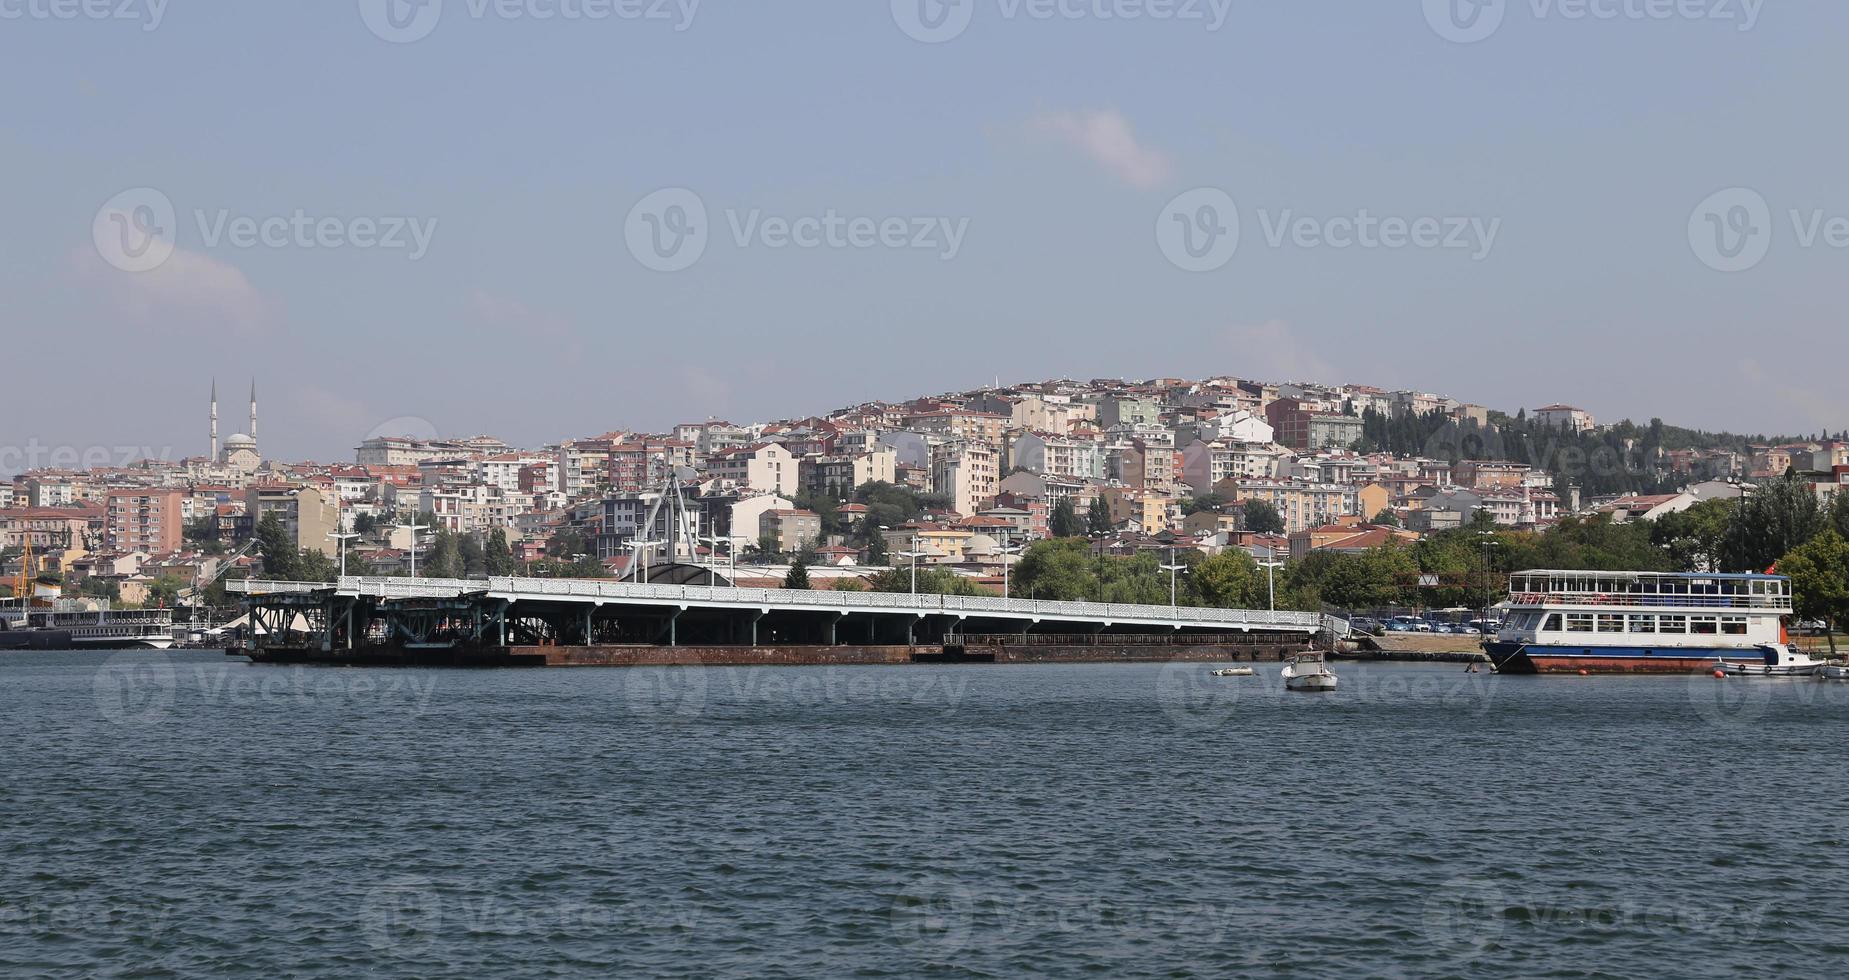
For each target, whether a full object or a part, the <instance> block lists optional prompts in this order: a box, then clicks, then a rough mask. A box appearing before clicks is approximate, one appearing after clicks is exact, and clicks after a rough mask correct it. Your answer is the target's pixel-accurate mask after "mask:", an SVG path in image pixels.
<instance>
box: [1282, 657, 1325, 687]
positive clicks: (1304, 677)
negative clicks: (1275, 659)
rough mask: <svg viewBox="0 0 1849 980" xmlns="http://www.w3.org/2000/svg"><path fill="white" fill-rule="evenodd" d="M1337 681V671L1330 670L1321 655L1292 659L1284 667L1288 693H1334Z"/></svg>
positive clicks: (1285, 684)
mask: <svg viewBox="0 0 1849 980" xmlns="http://www.w3.org/2000/svg"><path fill="white" fill-rule="evenodd" d="M1336 681H1337V679H1336V676H1335V671H1333V670H1330V669H1329V664H1328V663H1327V662H1325V661H1324V660H1323V657H1322V654H1319V653H1306V654H1301V655H1299V656H1295V657H1292V658H1291V659H1290V662H1289V663H1286V664H1285V665H1284V689H1285V690H1287V691H1333V690H1335V686H1336Z"/></svg>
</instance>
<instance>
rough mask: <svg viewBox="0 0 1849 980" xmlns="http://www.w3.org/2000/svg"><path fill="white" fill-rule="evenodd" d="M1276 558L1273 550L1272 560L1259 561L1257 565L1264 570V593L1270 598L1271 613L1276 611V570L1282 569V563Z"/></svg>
mask: <svg viewBox="0 0 1849 980" xmlns="http://www.w3.org/2000/svg"><path fill="white" fill-rule="evenodd" d="M1277 557H1278V554H1277V552H1276V551H1275V550H1274V551H1272V553H1271V559H1272V560H1271V561H1261V562H1259V563H1258V564H1259V565H1260V567H1262V568H1264V570H1265V592H1266V594H1267V595H1269V596H1270V597H1271V611H1272V612H1277V611H1278V578H1277V570H1278V569H1280V568H1282V567H1284V563H1283V562H1281V561H1278V560H1277Z"/></svg>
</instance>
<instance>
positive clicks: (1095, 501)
mask: <svg viewBox="0 0 1849 980" xmlns="http://www.w3.org/2000/svg"><path fill="white" fill-rule="evenodd" d="M1111 526H1112V525H1111V509H1110V508H1109V507H1107V506H1105V503H1104V498H1103V497H1093V498H1091V507H1089V508H1087V509H1086V511H1085V531H1086V533H1087V534H1091V535H1095V536H1097V537H1103V536H1104V535H1106V534H1109V533H1111Z"/></svg>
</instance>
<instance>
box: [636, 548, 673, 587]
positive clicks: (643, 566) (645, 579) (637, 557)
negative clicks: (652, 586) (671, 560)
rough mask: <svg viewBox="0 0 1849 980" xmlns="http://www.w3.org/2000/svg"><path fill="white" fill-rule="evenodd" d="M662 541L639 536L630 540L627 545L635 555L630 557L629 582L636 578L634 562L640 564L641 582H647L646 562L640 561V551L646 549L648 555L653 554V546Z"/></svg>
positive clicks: (644, 583)
mask: <svg viewBox="0 0 1849 980" xmlns="http://www.w3.org/2000/svg"><path fill="white" fill-rule="evenodd" d="M663 543H665V542H662V541H656V540H653V539H650V540H647V541H644V540H642V539H641V538H634V539H631V540H630V542H629V547H630V549H631V550H632V551H634V552H635V557H633V558H631V559H630V567H629V580H630V581H631V582H633V581H635V580H636V568H635V566H636V564H637V563H641V564H642V584H643V585H647V584H648V564H647V563H645V562H642V552H643V551H644V550H646V551H648V553H649V555H651V556H653V555H654V553H655V552H654V548H655V546H656V545H658V544H663Z"/></svg>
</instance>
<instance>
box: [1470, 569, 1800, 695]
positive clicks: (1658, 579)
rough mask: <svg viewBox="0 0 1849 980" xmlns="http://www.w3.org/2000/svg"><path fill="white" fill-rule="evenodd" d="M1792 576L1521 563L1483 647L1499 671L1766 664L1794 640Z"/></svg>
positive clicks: (1688, 669) (1687, 669)
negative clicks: (1788, 625) (1526, 566)
mask: <svg viewBox="0 0 1849 980" xmlns="http://www.w3.org/2000/svg"><path fill="white" fill-rule="evenodd" d="M1791 603H1792V597H1791V580H1790V579H1788V578H1785V577H1784V576H1779V575H1722V574H1712V573H1695V574H1667V573H1658V572H1582V571H1551V570H1540V571H1528V572H1517V573H1516V574H1515V575H1514V576H1513V577H1512V579H1511V584H1510V593H1509V606H1510V608H1509V613H1508V615H1507V616H1506V617H1505V618H1504V619H1503V623H1502V628H1501V630H1500V631H1499V632H1498V633H1497V635H1496V637H1495V638H1494V639H1492V640H1489V641H1487V642H1485V643H1484V645H1483V647H1484V650H1485V651H1486V652H1487V653H1488V654H1489V655H1490V659H1491V661H1492V662H1493V663H1494V664H1495V667H1496V669H1497V670H1498V671H1500V672H1502V673H1509V674H1552V673H1573V674H1578V673H1589V674H1590V673H1697V672H1706V671H1712V670H1714V669H1715V665H1716V664H1717V663H1723V664H1726V663H1731V664H1763V663H1764V662H1765V658H1766V653H1765V650H1766V648H1767V647H1770V646H1783V645H1785V644H1786V643H1787V637H1786V634H1785V628H1784V620H1785V618H1786V617H1789V616H1790V615H1791V614H1792V604H1791Z"/></svg>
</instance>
